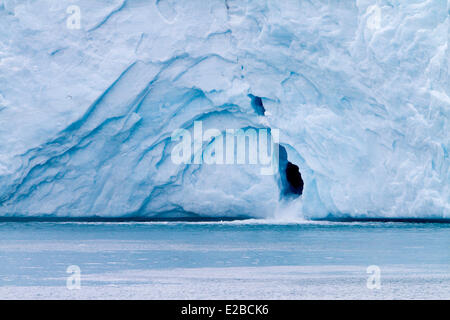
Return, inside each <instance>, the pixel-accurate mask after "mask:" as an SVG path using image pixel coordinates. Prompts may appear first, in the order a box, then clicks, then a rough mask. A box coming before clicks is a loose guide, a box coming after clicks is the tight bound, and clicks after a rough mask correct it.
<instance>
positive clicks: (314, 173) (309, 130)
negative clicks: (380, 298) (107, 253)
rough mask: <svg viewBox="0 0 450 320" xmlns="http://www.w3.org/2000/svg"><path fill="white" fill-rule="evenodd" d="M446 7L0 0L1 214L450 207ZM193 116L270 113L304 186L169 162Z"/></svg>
mask: <svg viewBox="0 0 450 320" xmlns="http://www.w3.org/2000/svg"><path fill="white" fill-rule="evenodd" d="M449 10H450V1H447V0H429V1H418V0H415V1H413V0H402V1H395V0H392V1H387V0H378V1H376V0H372V1H369V0H357V1H351V0H348V1H338V0H335V1H318V0H317V1H316V0H311V1H306V0H305V1H303V0H296V1H293V0H288V1H270V0H256V1H232V0H221V1H216V0H214V1H204V0H192V1H177V0H156V1H155V0H78V1H75V0H73V1H55V0H28V1H25V0H23V1H19V0H16V1H15V0H0V215H2V216H14V215H24V216H42V215H50V216H81V217H83V216H93V215H98V216H190V215H202V216H242V215H245V216H253V217H262V218H273V217H275V218H280V217H281V218H283V217H294V216H295V217H307V218H318V217H325V216H327V215H329V214H331V215H334V216H342V215H350V216H353V217H422V218H450V170H449V166H450V158H449V150H450V122H449V118H450V77H449V68H450V49H449V46H448V42H449V21H450V18H449V14H450V11H449ZM77 23H79V28H78V26H77ZM194 121H203V126H204V127H206V128H218V129H219V130H225V129H227V128H271V129H274V128H277V129H279V130H280V144H281V146H282V147H283V148H284V150H285V151H286V153H287V158H288V160H289V161H290V162H292V163H293V164H295V165H296V166H298V168H299V170H300V172H301V175H302V178H303V180H304V189H303V195H302V196H301V197H285V196H284V193H283V192H282V188H283V186H282V183H280V177H279V176H277V175H275V176H265V175H261V174H259V168H258V166H255V165H194V164H190V165H189V164H188V165H175V164H174V163H173V162H172V161H171V158H170V152H171V149H172V148H173V142H172V141H171V134H172V132H173V131H174V130H176V129H177V128H186V129H188V130H191V129H192V126H193V123H194Z"/></svg>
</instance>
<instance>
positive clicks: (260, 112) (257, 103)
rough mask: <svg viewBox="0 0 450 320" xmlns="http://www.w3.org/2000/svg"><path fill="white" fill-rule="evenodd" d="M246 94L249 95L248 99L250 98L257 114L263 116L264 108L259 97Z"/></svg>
mask: <svg viewBox="0 0 450 320" xmlns="http://www.w3.org/2000/svg"><path fill="white" fill-rule="evenodd" d="M248 96H249V97H250V99H252V107H253V109H254V110H255V112H256V113H257V114H258V115H260V116H263V115H264V114H265V113H266V109H265V108H264V105H263V102H262V99H261V97H258V96H254V95H252V94H249V95H248Z"/></svg>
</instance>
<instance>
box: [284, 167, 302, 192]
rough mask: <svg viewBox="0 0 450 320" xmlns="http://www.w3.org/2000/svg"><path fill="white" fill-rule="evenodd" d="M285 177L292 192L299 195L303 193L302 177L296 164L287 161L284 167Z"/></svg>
mask: <svg viewBox="0 0 450 320" xmlns="http://www.w3.org/2000/svg"><path fill="white" fill-rule="evenodd" d="M286 179H287V181H288V182H289V187H290V190H291V193H292V194H298V195H301V194H302V193H303V179H302V174H301V173H300V171H299V169H298V166H297V165H295V164H293V163H291V162H289V161H288V163H287V167H286Z"/></svg>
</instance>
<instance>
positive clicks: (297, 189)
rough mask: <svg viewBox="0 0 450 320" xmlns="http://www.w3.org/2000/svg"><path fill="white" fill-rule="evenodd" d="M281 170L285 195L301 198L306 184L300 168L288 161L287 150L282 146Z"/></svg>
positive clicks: (280, 151)
mask: <svg viewBox="0 0 450 320" xmlns="http://www.w3.org/2000/svg"><path fill="white" fill-rule="evenodd" d="M279 164H280V166H279V170H280V179H281V186H282V194H283V195H294V196H297V197H298V196H300V195H302V193H303V187H304V182H303V179H302V174H301V173H300V170H299V167H298V166H297V165H296V164H294V163H292V162H290V161H288V157H287V152H286V148H284V147H283V146H281V145H280V149H279Z"/></svg>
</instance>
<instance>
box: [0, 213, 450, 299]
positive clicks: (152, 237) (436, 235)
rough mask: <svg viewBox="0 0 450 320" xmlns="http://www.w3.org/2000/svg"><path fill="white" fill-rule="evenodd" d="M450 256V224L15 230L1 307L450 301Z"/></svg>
mask: <svg viewBox="0 0 450 320" xmlns="http://www.w3.org/2000/svg"><path fill="white" fill-rule="evenodd" d="M449 248H450V224H447V223H382V222H364V223H361V222H352V223H344V222H304V223H276V222H267V221H258V220H244V221H233V222H195V223H189V222H120V223H103V222H92V223H90V222H28V223H25V222H23V223H20V222H3V223H0V261H1V263H0V297H1V298H19V299H22V298H41V299H49V298H67V299H81V298H89V299H91V298H92V299H100V298H124V299H128V298H138V299H154V298H160V299H183V298H189V299H213V298H219V299H220V298H228V299H237V298H241V299H276V298H283V299H301V298H306V299H310V298H317V299H326V298H331V299H336V298H338V299H350V298H354V299H360V298H369V299H372V298H374V299H386V298H394V299H396V298H413V299H421V298H424V299H430V298H446V299H448V298H450V250H449ZM71 265H76V266H78V267H79V268H80V270H81V288H80V289H79V290H69V289H68V288H67V287H66V282H67V278H68V277H69V276H70V275H71V274H68V273H66V270H67V268H68V267H69V266H71ZM369 266H377V267H379V270H380V281H381V283H380V285H381V287H380V288H379V289H369V288H368V286H367V280H368V278H369V277H370V276H371V274H368V273H367V268H368V267H369Z"/></svg>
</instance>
